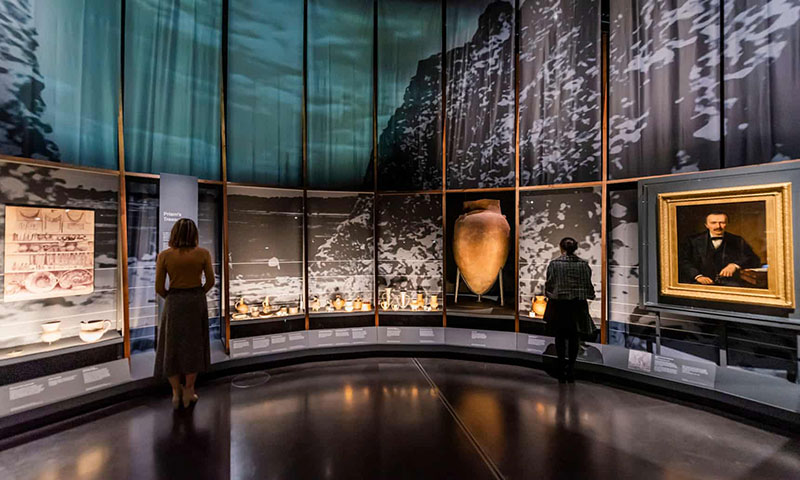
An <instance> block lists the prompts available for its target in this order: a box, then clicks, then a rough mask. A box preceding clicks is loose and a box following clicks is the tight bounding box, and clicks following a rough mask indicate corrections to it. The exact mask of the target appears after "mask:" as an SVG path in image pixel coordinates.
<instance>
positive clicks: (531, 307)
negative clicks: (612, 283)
mask: <svg viewBox="0 0 800 480" xmlns="http://www.w3.org/2000/svg"><path fill="white" fill-rule="evenodd" d="M600 200H601V192H600V189H599V188H589V189H576V190H573V189H563V190H558V191H548V192H546V193H543V192H520V199H519V203H520V207H519V208H520V214H519V315H520V330H521V331H531V332H532V333H534V332H536V333H541V326H542V316H543V315H544V310H545V308H546V306H547V298H546V297H545V291H544V289H545V281H546V280H547V265H548V263H549V262H550V261H551V260H553V259H555V258H557V257H558V256H559V255H561V253H560V251H559V246H558V244H559V242H560V241H561V239H562V238H564V237H572V238H574V239H575V240H577V241H578V251H577V252H576V255H578V256H579V257H580V258H582V259H584V260H586V261H587V262H588V263H589V266H590V267H591V269H592V284H593V285H594V290H595V296H596V298H595V300H590V301H589V313H590V314H591V316H592V318H593V319H594V321H595V324H596V325H597V327H598V328H599V327H600V319H601V313H602V298H600V297H601V284H602V281H601V279H602V276H603V273H602V264H601V262H602V247H601V230H602V227H601V215H600V214H601V211H600V208H601V201H600ZM537 325H538V326H539V328H537Z"/></svg>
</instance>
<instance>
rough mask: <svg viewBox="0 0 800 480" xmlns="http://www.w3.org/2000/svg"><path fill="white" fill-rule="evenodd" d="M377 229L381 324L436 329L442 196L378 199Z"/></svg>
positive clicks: (439, 303)
mask: <svg viewBox="0 0 800 480" xmlns="http://www.w3.org/2000/svg"><path fill="white" fill-rule="evenodd" d="M377 229H378V295H379V302H378V304H379V308H380V315H381V324H382V325H396V324H403V325H411V324H415V323H420V320H416V321H415V320H411V319H410V318H409V317H408V315H409V314H414V316H419V315H425V316H430V317H431V318H430V320H429V321H423V322H422V323H425V324H426V325H427V324H429V323H431V322H432V323H434V324H438V325H441V319H442V308H443V303H444V299H443V297H442V291H443V290H442V268H443V262H442V258H443V257H442V254H443V249H442V244H443V238H442V234H443V232H442V196H441V195H439V194H428V195H380V196H379V197H378V224H377Z"/></svg>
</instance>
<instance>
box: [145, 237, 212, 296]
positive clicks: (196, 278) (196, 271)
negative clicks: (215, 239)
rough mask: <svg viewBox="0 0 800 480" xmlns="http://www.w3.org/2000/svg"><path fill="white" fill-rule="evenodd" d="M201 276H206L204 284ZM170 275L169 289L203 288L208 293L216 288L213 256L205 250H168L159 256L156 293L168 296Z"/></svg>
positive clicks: (198, 248)
mask: <svg viewBox="0 0 800 480" xmlns="http://www.w3.org/2000/svg"><path fill="white" fill-rule="evenodd" d="M201 274H205V276H206V280H205V283H203V279H202V277H201ZM167 275H169V288H170V289H172V288H197V287H203V290H204V291H205V292H206V293H208V291H209V290H211V288H212V287H213V286H214V268H213V265H212V264H211V254H210V253H208V250H206V249H205V248H200V247H195V248H168V249H166V250H164V251H163V252H161V253H159V254H158V259H157V260H156V293H157V294H159V295H161V296H162V297H166V296H167V288H166V279H167Z"/></svg>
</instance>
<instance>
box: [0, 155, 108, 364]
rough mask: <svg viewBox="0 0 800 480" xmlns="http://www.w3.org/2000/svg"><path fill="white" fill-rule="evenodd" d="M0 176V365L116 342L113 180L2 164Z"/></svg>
mask: <svg viewBox="0 0 800 480" xmlns="http://www.w3.org/2000/svg"><path fill="white" fill-rule="evenodd" d="M0 178H2V179H3V185H2V187H0V230H2V234H0V243H2V245H1V246H0V254H1V255H0V275H2V277H3V279H2V283H3V290H2V300H0V362H2V361H3V360H7V359H8V360H10V359H13V358H17V357H23V356H26V355H31V354H39V353H44V352H50V351H56V350H60V349H63V348H68V347H72V346H79V345H85V344H93V343H99V342H101V341H105V340H112V339H115V340H116V341H119V340H120V338H121V337H120V332H119V329H120V328H121V326H122V315H121V313H120V311H119V295H120V278H119V270H118V266H119V265H118V260H117V258H118V257H117V256H118V247H119V238H118V235H119V228H118V216H119V178H118V177H117V176H115V175H107V174H100V173H92V172H83V171H81V172H77V171H72V170H67V169H61V168H52V167H41V166H30V165H21V164H16V163H11V162H2V161H0Z"/></svg>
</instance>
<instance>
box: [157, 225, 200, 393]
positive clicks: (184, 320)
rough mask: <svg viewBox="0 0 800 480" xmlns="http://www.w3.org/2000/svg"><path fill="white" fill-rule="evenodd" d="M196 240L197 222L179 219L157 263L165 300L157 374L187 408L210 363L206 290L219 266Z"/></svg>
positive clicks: (158, 348)
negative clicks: (165, 379)
mask: <svg viewBox="0 0 800 480" xmlns="http://www.w3.org/2000/svg"><path fill="white" fill-rule="evenodd" d="M197 243H198V233H197V226H196V225H195V224H194V222H193V221H191V220H189V219H188V218H183V219H181V220H178V222H177V223H175V225H174V226H173V227H172V231H171V233H170V236H169V248H168V249H166V250H164V251H163V252H161V253H159V254H158V259H157V261H156V293H157V294H158V295H160V296H162V297H164V298H165V299H166V301H165V302H164V311H163V312H162V314H161V323H160V327H159V329H158V346H157V349H156V365H155V374H156V376H157V377H160V376H165V377H167V379H168V380H169V383H170V385H172V406H173V407H174V408H178V407H179V406H180V404H181V403H182V404H183V406H184V407H185V408H188V407H189V406H190V405H192V404H193V403H194V402H196V401H197V395H196V394H195V391H194V384H195V380H196V379H197V374H198V373H199V372H203V371H205V370H206V369H207V368H208V366H209V364H210V363H211V352H210V350H209V340H208V306H207V304H206V293H208V291H209V290H211V288H212V287H213V286H214V270H213V268H212V265H211V254H209V253H208V250H206V249H204V248H199V247H198V246H197ZM203 275H205V281H203V278H202V276H203ZM167 276H169V290H168V289H167V288H166V285H165V284H166V278H167ZM181 376H183V377H184V379H185V383H184V384H183V385H182V384H181Z"/></svg>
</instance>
